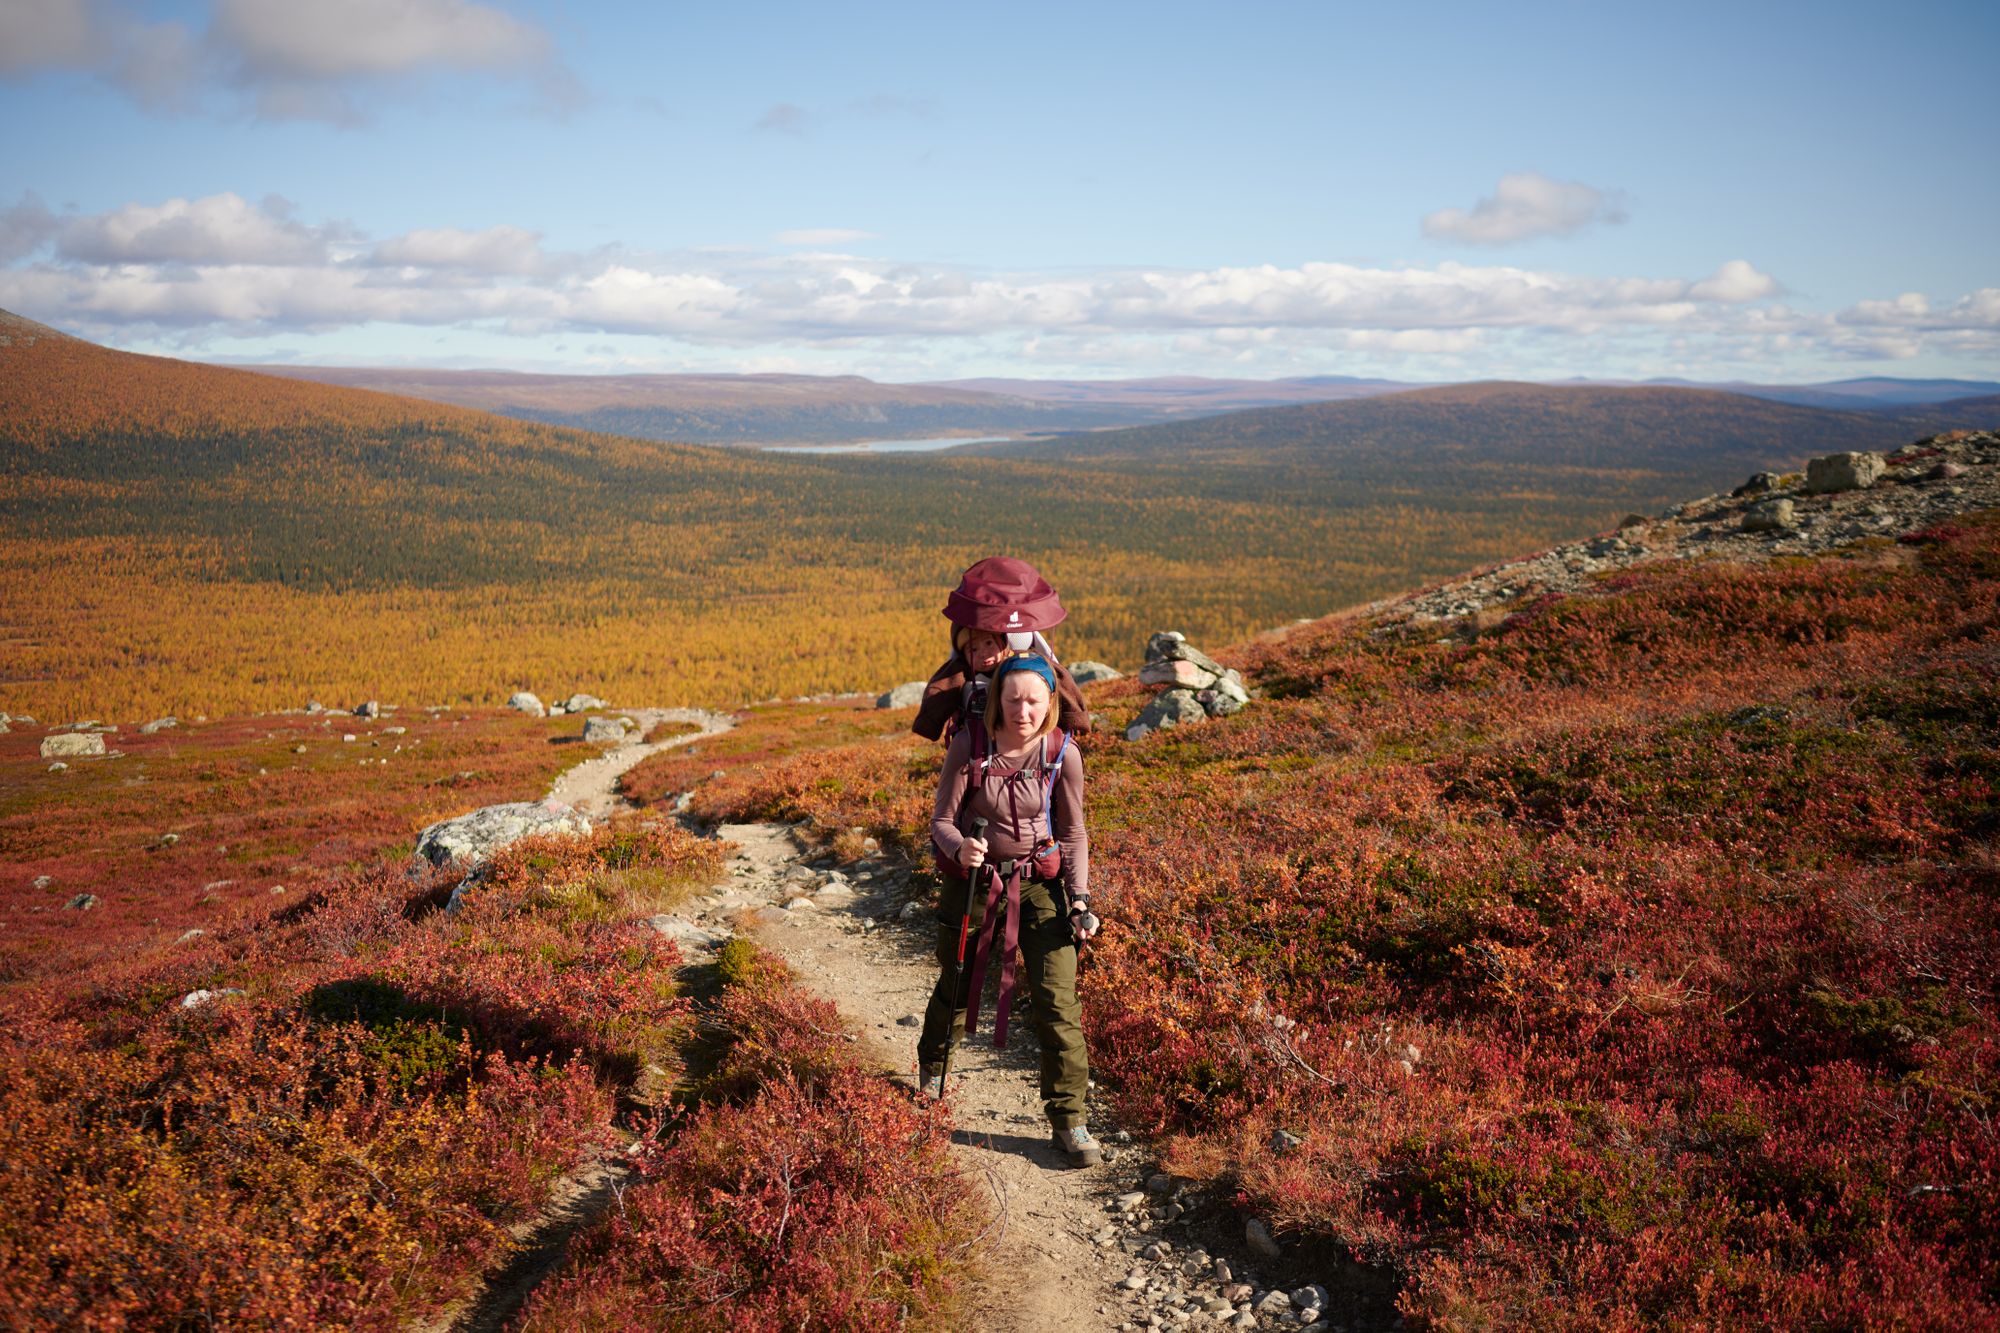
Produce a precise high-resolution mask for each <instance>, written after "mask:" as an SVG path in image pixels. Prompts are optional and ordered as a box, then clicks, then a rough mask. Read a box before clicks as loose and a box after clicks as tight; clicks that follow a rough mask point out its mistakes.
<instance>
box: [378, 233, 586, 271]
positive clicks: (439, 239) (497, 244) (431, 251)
mask: <svg viewBox="0 0 2000 1333" xmlns="http://www.w3.org/2000/svg"><path fill="white" fill-rule="evenodd" d="M373 257H374V262H376V263H377V264H385V265H400V266H406V267H414V268H440V269H462V270H465V271H467V272H471V273H489V274H505V273H511V274H529V273H536V272H539V271H541V270H542V269H543V268H545V267H546V266H547V264H548V260H547V257H546V256H544V255H543V253H542V238H541V233H539V232H532V231H529V230H527V229H526V228H525V227H509V226H498V227H487V228H485V229H483V230H481V231H464V230H461V229H460V228H457V227H432V228H426V229H423V230H419V231H411V232H405V233H404V234H403V235H401V236H396V237H392V238H390V239H389V240H386V241H384V242H382V244H380V245H378V246H376V247H375V251H374V256H373Z"/></svg>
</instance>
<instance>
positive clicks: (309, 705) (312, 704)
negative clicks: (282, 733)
mask: <svg viewBox="0 0 2000 1333" xmlns="http://www.w3.org/2000/svg"><path fill="white" fill-rule="evenodd" d="M325 711H326V705H325V704H323V703H321V702H320V701H319V700H317V699H308V700H307V701H306V712H308V713H324V712H325Z"/></svg>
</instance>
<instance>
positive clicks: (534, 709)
mask: <svg viewBox="0 0 2000 1333" xmlns="http://www.w3.org/2000/svg"><path fill="white" fill-rule="evenodd" d="M507 706H508V707H509V708H512V709H515V710H517V711H519V712H523V713H528V714H531V715H532V716H535V717H547V716H548V715H549V710H548V709H547V708H545V707H543V706H542V701H541V700H540V699H537V698H536V697H535V696H534V695H533V694H530V693H529V692H528V691H526V690H521V691H520V692H518V693H516V694H514V695H513V696H512V697H510V698H509V699H508V700H507Z"/></svg>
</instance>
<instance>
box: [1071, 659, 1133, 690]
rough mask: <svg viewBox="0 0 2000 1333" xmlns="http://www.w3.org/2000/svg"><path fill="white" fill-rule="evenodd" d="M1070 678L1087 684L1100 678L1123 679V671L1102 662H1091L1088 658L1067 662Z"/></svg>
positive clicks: (1081, 683)
mask: <svg viewBox="0 0 2000 1333" xmlns="http://www.w3.org/2000/svg"><path fill="white" fill-rule="evenodd" d="M1069 674H1070V678H1071V679H1072V680H1074V681H1075V682H1076V683H1077V684H1079V685H1089V684H1091V683H1092V682H1094V681H1100V680H1123V679H1125V673H1124V672H1122V671H1120V670H1119V669H1118V668H1117V667H1115V666H1110V665H1108V664H1106V663H1104V662H1093V661H1091V660H1090V659H1089V658H1087V657H1086V658H1085V659H1083V660H1082V661H1081V662H1071V663H1070V664H1069Z"/></svg>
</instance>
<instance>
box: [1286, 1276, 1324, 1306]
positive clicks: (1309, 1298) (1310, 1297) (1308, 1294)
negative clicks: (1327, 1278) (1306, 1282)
mask: <svg viewBox="0 0 2000 1333" xmlns="http://www.w3.org/2000/svg"><path fill="white" fill-rule="evenodd" d="M1326 1302H1327V1294H1326V1288H1325V1287H1322V1286H1320V1285H1319V1284H1318V1283H1317V1282H1315V1283H1313V1284H1312V1285H1311V1286H1306V1287H1300V1288H1299V1289H1298V1290H1297V1291H1295V1292H1293V1293H1292V1304H1293V1305H1296V1306H1298V1307H1299V1308H1300V1309H1301V1310H1324V1309H1325V1308H1326Z"/></svg>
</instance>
